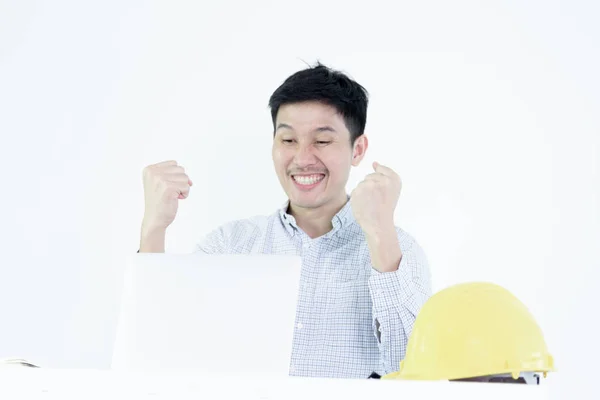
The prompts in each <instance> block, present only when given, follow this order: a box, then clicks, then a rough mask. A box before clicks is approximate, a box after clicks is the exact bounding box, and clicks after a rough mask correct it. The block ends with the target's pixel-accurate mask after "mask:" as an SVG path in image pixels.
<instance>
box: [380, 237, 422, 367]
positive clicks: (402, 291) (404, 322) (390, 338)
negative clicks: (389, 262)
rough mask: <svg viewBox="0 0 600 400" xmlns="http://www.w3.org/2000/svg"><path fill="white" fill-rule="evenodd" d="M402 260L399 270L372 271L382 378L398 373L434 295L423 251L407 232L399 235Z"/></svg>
mask: <svg viewBox="0 0 600 400" xmlns="http://www.w3.org/2000/svg"><path fill="white" fill-rule="evenodd" d="M399 236H400V238H399V239H400V248H401V251H402V258H401V260H400V265H399V267H398V270H396V271H393V272H384V273H381V272H379V271H377V270H376V269H375V268H372V270H371V276H370V278H369V290H370V293H371V299H372V302H373V330H374V334H375V336H376V338H377V343H378V346H379V360H380V369H381V371H378V372H380V375H384V374H389V373H391V372H395V371H397V370H398V369H399V368H400V361H401V360H402V359H404V356H405V355H406V347H407V344H408V338H409V337H410V334H411V332H412V329H413V325H414V322H415V319H416V317H417V314H418V313H419V310H420V309H421V307H422V306H423V304H425V302H426V301H427V299H428V298H429V297H430V296H431V275H430V271H429V265H428V261H427V258H426V256H425V253H424V252H423V249H422V248H421V247H420V246H419V244H418V243H417V242H416V241H415V240H414V239H412V238H411V239H410V243H408V245H406V244H404V243H403V240H402V239H403V238H404V239H405V241H406V236H407V235H406V233H399Z"/></svg>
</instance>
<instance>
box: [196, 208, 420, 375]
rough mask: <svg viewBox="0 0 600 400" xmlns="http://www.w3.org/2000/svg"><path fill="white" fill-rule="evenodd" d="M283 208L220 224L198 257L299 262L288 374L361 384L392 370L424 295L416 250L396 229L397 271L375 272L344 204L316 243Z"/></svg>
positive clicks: (206, 240) (416, 246)
mask: <svg viewBox="0 0 600 400" xmlns="http://www.w3.org/2000/svg"><path fill="white" fill-rule="evenodd" d="M288 204H289V202H288V203H286V204H285V205H284V207H283V208H282V209H280V210H279V211H278V212H276V213H274V214H272V215H270V216H260V217H253V218H248V219H243V220H237V221H232V222H229V223H227V224H224V225H222V226H221V227H219V228H218V229H216V230H214V231H212V232H211V233H209V234H208V235H207V237H206V238H205V239H204V240H203V241H202V242H201V243H199V244H198V246H197V250H198V251H200V252H204V253H207V254H219V253H227V254H251V253H260V254H286V255H298V256H301V257H302V269H301V274H300V294H299V299H298V308H297V312H296V325H295V332H294V340H293V348H292V360H291V365H290V375H292V376H308V377H327V378H362V379H365V378H367V377H368V376H369V375H370V374H371V373H372V372H377V373H378V374H380V375H383V374H387V373H390V372H394V371H397V370H398V369H399V365H400V360H402V359H403V358H404V355H405V354H406V345H407V342H408V337H409V336H410V334H411V331H412V328H413V324H414V321H415V318H416V315H417V313H418V312H419V310H420V308H421V306H422V305H423V304H424V303H425V301H426V300H427V299H428V298H429V296H430V295H431V280H430V273H429V267H428V263H427V259H426V257H425V254H424V253H423V250H422V249H421V247H420V246H419V245H418V243H417V242H416V241H415V240H414V239H413V238H412V237H411V236H410V235H409V234H407V233H406V232H404V231H403V230H402V229H400V228H396V231H397V232H398V238H399V241H400V248H401V250H402V259H401V261H400V266H399V268H398V270H397V271H394V272H386V273H380V272H378V271H377V270H375V269H374V268H373V267H372V265H371V260H370V255H369V249H368V247H367V242H366V238H365V235H364V233H363V231H362V229H361V228H360V226H359V225H358V223H357V222H356V220H355V219H354V216H353V214H352V210H351V207H350V202H349V201H348V202H347V203H346V205H345V206H344V207H343V208H342V209H341V210H340V211H339V212H338V213H337V214H336V215H335V217H334V218H333V220H332V224H333V229H332V230H331V231H330V232H328V233H327V234H325V235H323V236H321V237H319V238H316V239H311V238H310V237H309V236H308V235H306V234H305V233H304V232H303V231H302V229H300V228H299V227H298V225H297V224H296V222H295V220H294V217H293V216H291V215H289V214H287V212H286V211H287V209H288Z"/></svg>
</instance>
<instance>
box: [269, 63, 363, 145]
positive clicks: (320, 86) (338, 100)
mask: <svg viewBox="0 0 600 400" xmlns="http://www.w3.org/2000/svg"><path fill="white" fill-rule="evenodd" d="M305 101H318V102H322V103H324V104H327V105H329V106H332V107H334V108H335V109H336V110H337V112H338V114H340V115H341V116H342V118H343V119H344V123H345V125H346V128H347V129H348V131H349V132H350V142H351V144H354V141H355V140H356V139H357V138H358V137H359V136H361V135H362V134H364V132H365V126H366V124H367V107H368V103H369V93H368V92H367V90H366V89H365V88H364V87H363V86H361V85H360V84H358V83H357V82H356V81H354V80H352V79H350V78H349V77H348V76H347V75H345V74H343V73H342V72H340V71H335V70H333V69H331V68H329V67H326V66H325V65H323V64H321V63H320V62H318V63H317V64H316V65H315V66H313V67H309V68H307V69H304V70H301V71H298V72H296V73H294V74H293V75H291V76H290V77H288V78H287V79H286V80H285V81H284V82H283V83H282V84H281V86H279V87H278V88H277V89H276V90H275V92H273V94H272V95H271V98H270V99H269V107H270V108H271V117H272V119H273V129H275V128H276V127H275V120H276V119H277V113H278V111H279V108H280V107H281V106H283V105H285V104H293V103H300V102H305Z"/></svg>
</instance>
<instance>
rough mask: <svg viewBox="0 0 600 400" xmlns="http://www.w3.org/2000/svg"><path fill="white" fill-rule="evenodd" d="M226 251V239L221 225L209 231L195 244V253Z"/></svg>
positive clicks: (220, 252) (221, 252) (219, 252)
mask: <svg viewBox="0 0 600 400" xmlns="http://www.w3.org/2000/svg"><path fill="white" fill-rule="evenodd" d="M226 252H227V241H226V238H225V232H224V227H223V226H221V227H219V228H217V229H215V230H213V231H211V232H210V233H209V234H208V235H206V236H205V237H204V238H203V239H202V240H201V241H200V242H199V243H197V244H196V253H204V254H223V253H226Z"/></svg>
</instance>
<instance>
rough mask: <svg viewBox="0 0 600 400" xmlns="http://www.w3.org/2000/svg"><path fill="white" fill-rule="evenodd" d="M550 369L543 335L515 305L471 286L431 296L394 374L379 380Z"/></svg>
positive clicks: (493, 289)
mask: <svg viewBox="0 0 600 400" xmlns="http://www.w3.org/2000/svg"><path fill="white" fill-rule="evenodd" d="M553 370H554V360H553V358H552V356H551V355H550V353H549V352H548V349H547V346H546V342H545V340H544V336H543V334H542V331H541V329H540V327H539V326H538V324H537V323H536V321H535V319H534V318H533V316H532V315H531V313H530V312H529V310H528V309H527V308H526V307H525V305H524V304H523V303H521V301H519V300H518V299H517V298H516V297H515V296H514V295H513V294H512V293H510V292H509V291H508V290H506V289H504V288H503V287H501V286H498V285H495V284H492V283H485V282H473V283H462V284H458V285H454V286H451V287H448V288H446V289H444V290H441V291H439V292H438V293H436V294H434V295H433V296H432V297H431V298H429V300H428V301H427V302H426V303H425V304H424V305H423V307H422V308H421V311H420V312H419V314H418V316H417V319H416V321H415V325H414V327H413V331H412V333H411V336H410V338H409V341H408V347H407V350H406V357H405V358H404V360H402V361H401V362H400V370H399V371H398V372H395V373H392V374H388V375H385V376H383V377H382V379H408V380H455V379H465V378H473V377H482V376H491V375H501V374H510V375H512V377H513V378H514V379H517V378H518V377H519V375H520V374H521V373H524V372H543V373H544V374H546V373H547V372H548V371H553Z"/></svg>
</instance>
